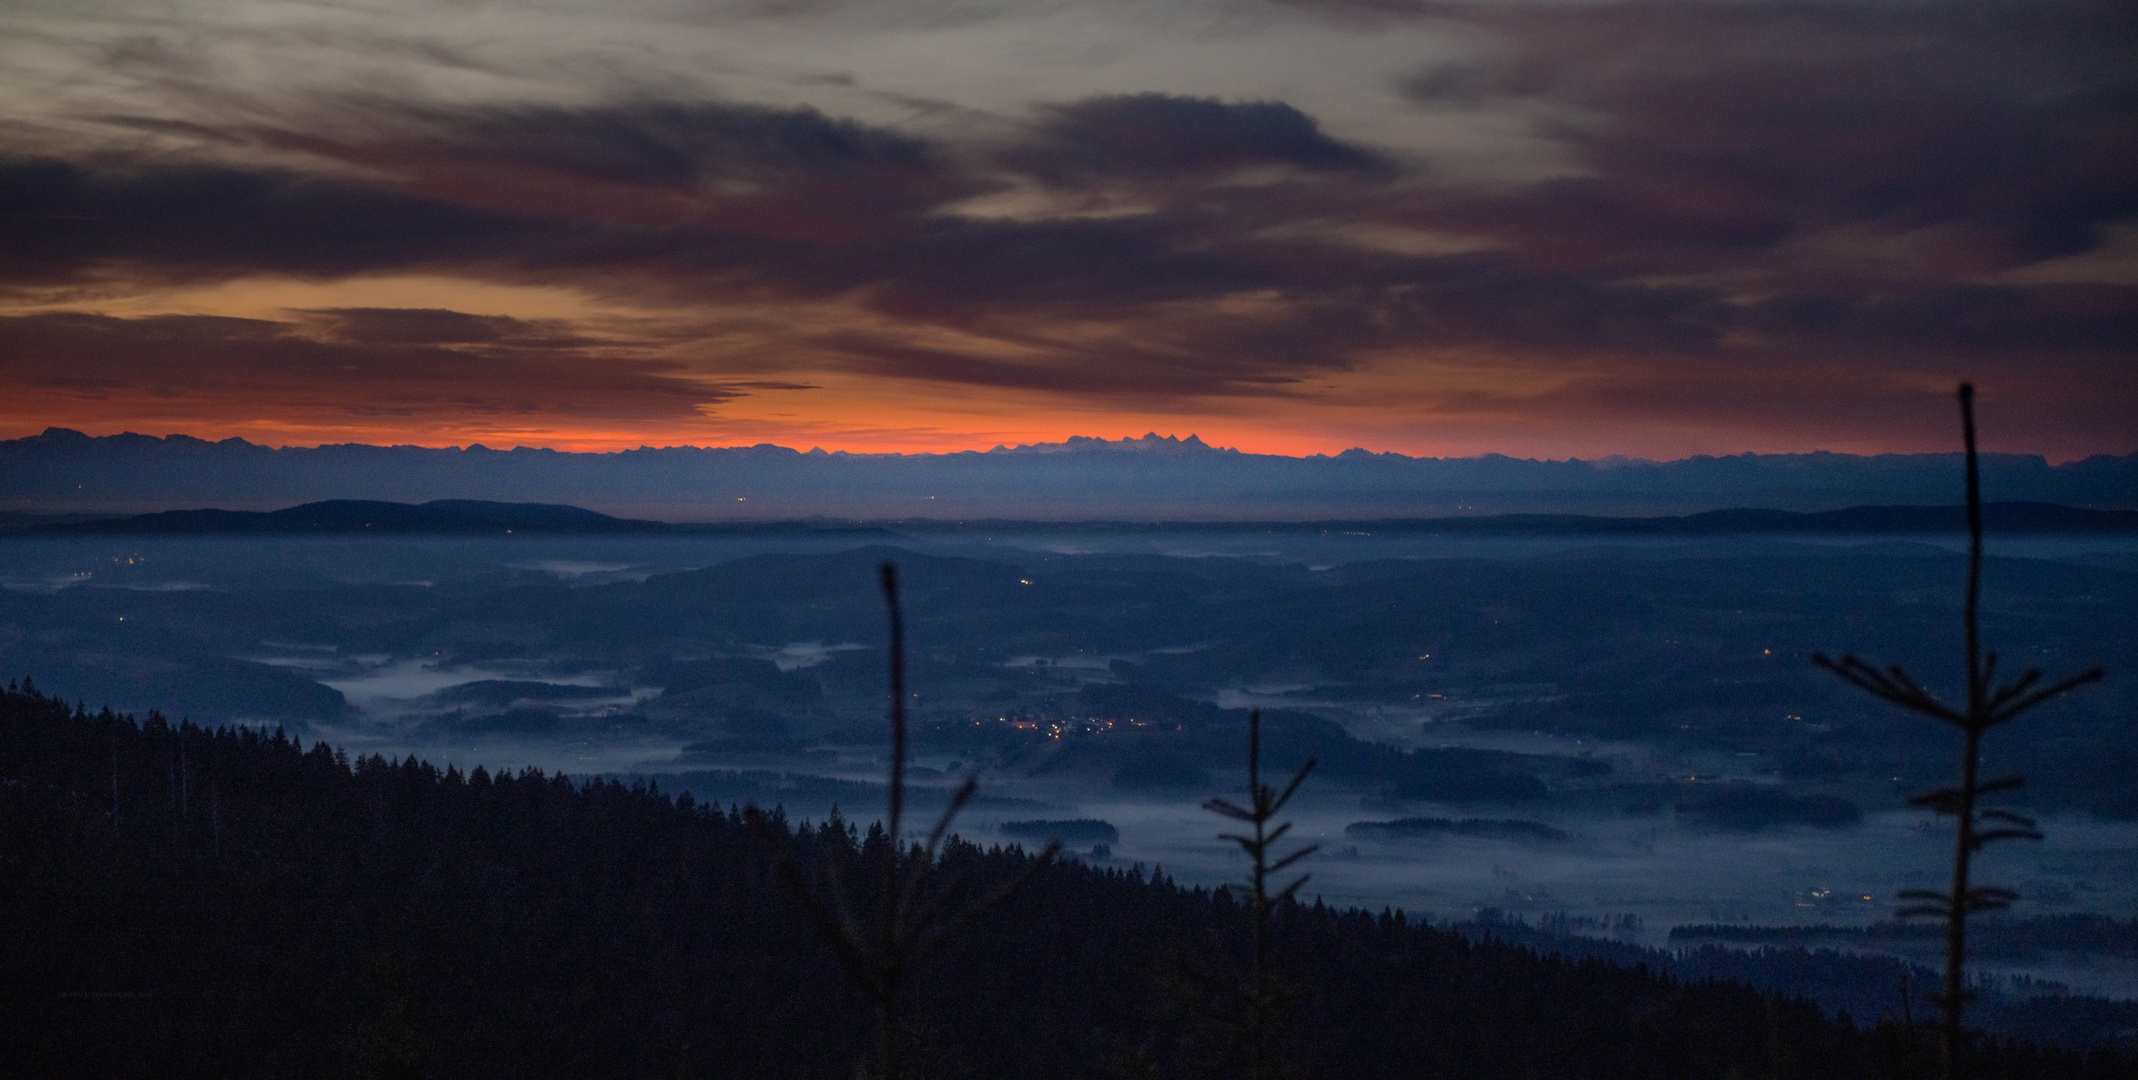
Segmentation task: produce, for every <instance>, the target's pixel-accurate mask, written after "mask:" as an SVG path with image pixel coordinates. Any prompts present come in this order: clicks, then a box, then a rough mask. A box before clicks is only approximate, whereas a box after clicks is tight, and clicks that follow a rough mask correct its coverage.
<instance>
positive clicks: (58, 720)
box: [0, 684, 2132, 1080]
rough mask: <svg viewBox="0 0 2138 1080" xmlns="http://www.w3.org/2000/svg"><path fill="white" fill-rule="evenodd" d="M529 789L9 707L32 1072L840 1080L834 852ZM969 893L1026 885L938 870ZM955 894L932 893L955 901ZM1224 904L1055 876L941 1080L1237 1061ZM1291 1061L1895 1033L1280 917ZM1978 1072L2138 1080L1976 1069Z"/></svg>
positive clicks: (1044, 874) (985, 966) (2086, 1070)
mask: <svg viewBox="0 0 2138 1080" xmlns="http://www.w3.org/2000/svg"><path fill="white" fill-rule="evenodd" d="M774 820H775V822H776V823H777V827H776V829H775V833H777V834H778V835H773V836H770V837H765V836H761V835H758V834H755V833H753V832H752V831H751V830H750V829H749V828H747V827H746V826H745V824H744V823H743V819H742V815H741V813H740V811H739V809H738V808H735V807H725V808H724V807H720V806H717V805H706V804H694V803H693V802H692V801H691V800H690V799H689V798H688V797H687V796H684V797H681V798H670V797H668V796H666V795H663V794H661V793H660V792H659V791H657V790H654V789H652V788H650V787H637V786H633V787H625V786H622V785H620V784H618V783H616V782H613V781H599V782H592V783H579V782H575V781H574V780H572V779H569V778H567V777H564V776H544V775H542V774H541V773H539V772H533V771H528V772H523V773H520V774H517V775H506V774H499V775H495V776H493V775H489V774H487V773H485V772H484V771H483V770H481V769H477V770H475V771H474V772H472V773H470V774H468V775H462V774H460V773H459V772H457V771H455V770H450V769H449V770H447V771H445V772H443V773H441V772H439V771H438V770H437V769H436V768H434V767H432V766H430V765H427V764H424V763H421V762H419V761H416V760H414V759H413V758H411V759H408V760H404V761H400V762H390V761H386V760H384V759H381V758H376V757H374V758H369V759H362V760H356V761H350V760H347V759H345V758H344V757H343V756H342V755H340V754H338V753H336V752H335V751H333V750H332V749H330V748H329V747H327V746H325V745H324V744H320V745H315V746H313V747H312V748H310V749H308V750H307V749H305V748H303V747H302V746H301V745H300V744H298V743H296V742H293V741H291V740H289V739H288V738H286V737H283V736H281V735H279V734H272V735H270V734H262V733H260V732H257V731H253V730H234V729H227V728H223V729H214V730H209V729H203V728H200V727H196V726H193V725H190V724H183V723H181V724H176V725H174V724H171V723H169V722H166V721H165V720H163V719H162V718H161V717H158V716H156V715H154V714H151V715H150V716H149V717H148V719H147V720H146V721H143V722H137V721H135V720H133V719H131V718H128V717H122V716H116V715H113V714H110V713H108V712H107V713H103V714H98V715H92V714H89V713H87V712H85V711H83V710H81V709H80V708H79V707H69V706H68V705H66V704H65V703H63V702H61V701H58V700H55V699H51V698H47V697H45V696H43V695H41V694H39V693H37V692H36V691H35V690H34V688H32V687H30V686H29V685H27V684H25V685H23V686H22V687H20V688H17V687H16V686H15V685H14V684H10V686H9V689H8V690H7V692H6V693H5V695H4V696H0V822H4V834H0V873H4V874H5V876H6V878H7V879H8V881H9V882H10V885H9V887H8V888H7V889H6V890H5V892H4V893H0V905H4V906H0V932H4V933H5V939H6V940H7V941H8V942H9V946H8V948H6V949H5V950H0V994H4V1002H0V1006H4V1007H5V1008H6V1009H7V1011H8V1015H11V1016H13V1017H15V1018H17V1019H18V1021H22V1020H27V1021H28V1022H25V1023H20V1024H18V1025H16V1027H17V1034H16V1036H15V1037H14V1038H13V1039H12V1040H10V1046H9V1049H8V1057H9V1058H10V1061H11V1069H12V1071H15V1072H16V1074H17V1075H81V1076H92V1075H93V1076H158V1077H163V1076H216V1077H238V1076H292V1075H313V1076H351V1077H358V1076H396V1077H402V1076H440V1077H446V1076H450V1077H470V1076H511V1077H537V1076H552V1075H554V1076H573V1077H596V1076H651V1075H660V1076H677V1075H679V1076H719V1077H788V1076H792V1077H832V1076H842V1075H847V1074H849V1073H850V1072H851V1070H852V1068H853V1065H854V1063H855V1062H856V1061H857V1060H859V1058H860V1056H861V1054H862V1052H863V1047H864V1044H865V1041H866V1039H867V1037H868V1034H869V1030H870V1028H869V1024H870V1017H869V1012H868V1007H867V1005H866V1003H865V1002H864V1001H863V1000H862V999H861V998H860V996H859V995H858V994H857V993H856V992H854V991H853V990H852V989H851V988H850V986H849V984H848V983H847V982H846V981H845V977H844V975H843V973H842V971H841V969H840V968H839V966H838V965H837V963H836V962H835V960H834V958H833V956H832V954H831V952H830V950H829V949H828V948H827V947H826V946H825V944H824V943H823V941H822V940H821V939H820V937H819V936H818V935H817V933H816V932H815V930H814V929H813V927H812V926H811V925H810V923H809V922H808V921H807V919H806V917H805V916H804V915H803V913H802V912H801V910H800V909H799V908H798V906H797V905H796V904H795V903H794V902H793V900H792V896H791V893H790V892H789V891H788V890H787V889H786V887H785V886H784V885H783V884H782V883H781V881H780V880H779V879H778V877H777V875H776V874H775V873H774V870H773V866H772V861H771V859H770V856H769V850H768V845H784V846H786V847H787V848H788V849H790V850H792V851H793V852H795V853H796V855H797V857H798V859H799V860H800V862H801V863H802V864H803V865H804V867H805V869H807V870H808V871H810V872H821V870H822V869H823V868H824V867H826V866H830V865H834V864H836V865H840V866H845V867H847V871H846V872H845V873H843V874H840V875H838V880H839V881H841V882H843V883H844V887H846V888H848V889H849V890H851V891H852V899H853V901H854V905H853V906H854V910H857V911H863V912H867V911H872V910H874V908H873V904H872V901H871V897H870V895H869V893H868V889H869V877H868V875H867V874H866V873H865V872H864V870H863V867H865V866H866V865H868V863H867V861H866V860H867V857H868V849H869V848H870V847H872V846H874V845H881V844H883V843H886V842H887V841H886V839H885V838H884V836H883V835H882V833H881V832H880V831H877V830H874V829H870V830H866V831H864V830H861V829H857V828H855V827H852V826H848V825H845V824H844V823H837V822H835V823H831V824H825V825H815V826H812V825H801V826H799V827H798V828H790V826H789V825H788V824H787V823H786V822H784V820H783V819H779V818H777V817H775V819H774ZM943 861H944V863H945V864H946V865H945V867H944V869H946V870H949V871H962V872H964V873H966V874H967V875H968V878H967V880H968V883H969V887H970V888H971V889H972V890H974V891H975V892H982V891H985V890H987V889H988V888H989V887H990V885H991V883H994V882H999V881H1002V880H1006V879H1007V878H1008V877H1010V876H1012V875H1014V874H1017V873H1019V872H1021V871H1022V870H1023V869H1024V868H1026V867H1027V865H1028V863H1029V860H1028V857H1027V856H1026V855H1025V854H1024V853H1023V852H1022V851H1020V850H1018V849H1014V848H1012V849H1007V850H1005V849H1000V848H992V849H982V848H980V847H978V846H975V845H971V844H962V843H957V844H952V845H951V846H950V847H949V848H948V849H947V853H946V854H945V856H944V860H943ZM951 876H954V875H953V874H939V875H935V879H936V880H944V879H947V878H949V877H951ZM1245 924H1246V920H1245V918H1244V915H1243V913H1242V909H1241V907H1240V906H1239V905H1238V904H1237V903H1236V902H1234V901H1233V900H1231V899H1229V898H1228V897H1227V896H1226V894H1224V893H1222V892H1218V893H1213V892H1210V891H1207V890H1202V889H1185V888H1181V887H1178V886H1176V885H1174V884H1173V883H1171V882H1170V881H1168V880H1166V879H1165V878H1164V877H1163V876H1162V875H1152V876H1145V875H1143V874H1141V873H1140V872H1134V871H1123V870H1118V869H1097V868H1092V867H1087V866H1082V865H1077V864H1074V863H1070V864H1062V865H1050V866H1047V867H1044V868H1042V869H1041V870H1039V872H1038V873H1037V874H1036V876H1034V877H1033V878H1032V879H1031V880H1030V881H1029V882H1028V884H1027V885H1026V886H1025V887H1024V888H1022V889H1021V890H1020V891H1018V892H1017V893H1015V894H1014V895H1013V897H1012V898H1011V899H1010V900H1009V901H1008V902H1007V903H1005V904H1003V905H1002V906H1000V907H998V908H995V909H993V911H992V912H991V913H990V914H989V915H988V916H986V917H985V918H984V919H982V920H981V921H979V922H977V923H975V924H973V925H971V926H970V927H968V928H967V929H966V930H965V932H964V933H962V934H961V935H960V936H958V937H957V938H955V939H954V940H952V941H951V943H950V944H949V946H948V947H947V948H946V949H945V951H944V952H943V953H941V954H940V955H939V957H938V958H937V960H936V961H935V962H934V964H933V965H932V966H931V967H929V968H928V969H927V970H926V971H925V972H924V973H923V975H922V977H921V978H920V980H919V981H918V983H917V984H916V985H915V987H914V988H913V992H912V999H911V1000H912V1001H913V1003H914V1004H913V1007H914V1010H915V1012H916V1013H917V1014H918V1015H917V1018H916V1020H915V1025H914V1026H915V1029H916V1038H917V1039H918V1041H919V1043H920V1045H921V1046H922V1047H923V1048H924V1049H925V1051H926V1053H925V1054H924V1060H923V1064H924V1066H925V1068H924V1070H923V1074H924V1075H929V1076H989V1077H995V1076H1018V1077H1092V1076H1106V1075H1115V1074H1126V1075H1134V1074H1137V1073H1138V1072H1139V1071H1140V1072H1143V1073H1145V1074H1148V1075H1160V1076H1168V1077H1189V1076H1196V1075H1204V1074H1212V1073H1213V1070H1214V1067H1215V1066H1216V1065H1218V1064H1219V1063H1221V1062H1222V1061H1223V1059H1224V1058H1225V1057H1226V1054H1225V1050H1226V1043H1227V1039H1228V1037H1229V1033H1230V1032H1231V1031H1232V1030H1233V1027H1234V1024H1233V1021H1234V1020H1235V1018H1236V1016H1237V1014H1238V1012H1237V992H1236V987H1237V986H1238V980H1239V979H1240V977H1241V975H1242V971H1243V967H1242V964H1243V961H1242V960H1241V959H1240V958H1241V957H1242V956H1243V955H1244V950H1245V947H1246V940H1245V939H1246V927H1245ZM1275 956H1276V958H1277V963H1278V965H1279V968H1280V971H1281V972H1282V976H1283V978H1284V979H1286V980H1288V981H1289V982H1290V983H1291V984H1292V985H1293V986H1294V987H1295V988H1296V990H1297V995H1296V1002H1297V1003H1296V1005H1295V1007H1294V1008H1293V1010H1292V1014H1291V1016H1290V1017H1289V1020H1288V1022H1287V1023H1286V1025H1285V1027H1284V1029H1283V1031H1282V1032H1280V1033H1279V1038H1278V1039H1277V1045H1278V1046H1279V1048H1280V1050H1281V1052H1282V1053H1283V1054H1284V1055H1286V1056H1287V1057H1288V1059H1289V1061H1290V1063H1291V1064H1293V1065H1294V1066H1296V1068H1297V1070H1298V1072H1299V1073H1300V1074H1302V1075H1309V1076H1325V1077H1341V1078H1354V1077H1356V1078H1371V1077H1420V1076H1444V1077H1458V1078H1460V1077H1478V1078H1486V1077H1491V1078H1499V1077H1569V1078H1572V1077H1643V1078H1672V1077H1688V1078H1690V1077H1717V1078H1720V1077H1733V1076H1747V1077H1750V1076H1758V1077H1820V1078H1827V1077H1835V1078H1849V1077H1865V1078H1869V1077H1881V1078H1883V1077H1888V1076H1893V1075H1906V1074H1905V1072H1904V1071H1898V1072H1897V1070H1905V1068H1906V1067H1907V1065H1908V1063H1909V1059H1908V1058H1907V1055H1906V1054H1905V1053H1904V1052H1903V1049H1904V1048H1903V1041H1904V1040H1902V1038H1901V1037H1900V1033H1898V1032H1896V1031H1894V1030H1892V1029H1890V1028H1886V1029H1881V1030H1868V1029H1863V1028H1858V1027H1856V1026H1852V1025H1851V1024H1850V1023H1848V1022H1846V1021H1842V1022H1833V1021H1830V1020H1828V1019H1826V1018H1824V1017H1823V1016H1822V1015H1821V1014H1820V1012H1819V1011H1818V1010H1817V1009H1816V1008H1815V1007H1813V1006H1811V1005H1809V1004H1806V1003H1803V1002H1799V1001H1785V1000H1779V999H1775V998H1770V997H1763V996H1761V995H1759V994H1757V993H1754V992H1753V991H1750V990H1748V989H1744V988H1742V987H1738V986H1734V985H1727V984H1683V983H1679V982H1675V981H1673V980H1671V979H1668V978H1665V977H1662V976H1659V975H1657V974H1654V973H1652V972H1650V971H1648V970H1646V969H1641V968H1625V967H1619V966H1614V965H1611V964H1607V963H1603V962H1600V961H1571V960H1565V959H1556V958H1546V957H1542V956H1539V955H1538V954H1536V953H1534V952H1531V951H1528V950H1526V949H1523V948H1521V947H1518V946H1515V945H1512V944H1507V943H1503V942H1494V941H1482V942H1473V941H1469V940H1466V939H1464V938H1463V937H1461V936H1458V935H1455V934H1450V933H1446V932H1442V931H1438V930H1434V929H1431V928H1427V927H1420V926H1416V925H1412V924H1411V923H1409V922H1407V921H1405V920H1404V919H1402V918H1401V917H1400V916H1399V914H1397V913H1390V912H1384V913H1381V914H1379V915H1375V914H1371V913H1368V912H1363V911H1356V910H1352V911H1338V910H1334V909H1330V908H1326V907H1322V906H1319V905H1315V906H1311V907H1310V906H1292V907H1288V908H1285V909H1283V910H1282V911H1281V913H1280V916H1279V918H1278V920H1277V941H1276V948H1275ZM1983 1053H1984V1055H1985V1057H1984V1059H1983V1060H1982V1061H1981V1063H1980V1066H1981V1067H1980V1071H1979V1075H1981V1076H1995V1077H2004V1078H2012V1080H2023V1078H2029V1077H2042V1078H2050V1077H2055V1078H2059V1080H2062V1078H2084V1077H2103V1078H2107V1077H2119V1078H2120V1077H2127V1076H2129V1075H2130V1074H2131V1068H2132V1063H2131V1062H2130V1061H2129V1060H2127V1059H2118V1058H2115V1057H2114V1056H2112V1055H2109V1054H2106V1053H2095V1054H2093V1055H2091V1056H2090V1057H2084V1056H2080V1055H2077V1054H2073V1053H2069V1052H2065V1051H2059V1050H2050V1049H2037V1048H2029V1047H2014V1046H1989V1047H1986V1048H1985V1049H1984V1051H1983Z"/></svg>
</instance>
